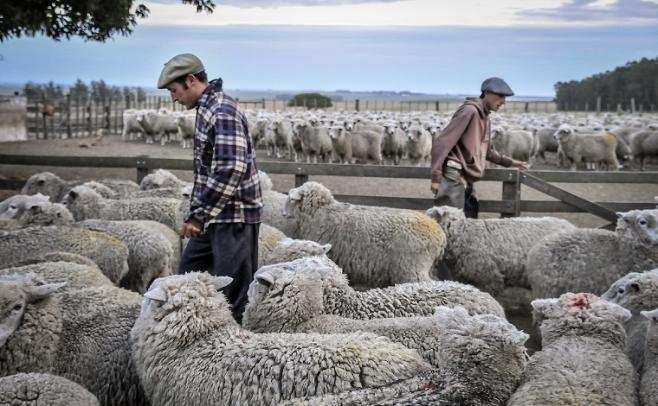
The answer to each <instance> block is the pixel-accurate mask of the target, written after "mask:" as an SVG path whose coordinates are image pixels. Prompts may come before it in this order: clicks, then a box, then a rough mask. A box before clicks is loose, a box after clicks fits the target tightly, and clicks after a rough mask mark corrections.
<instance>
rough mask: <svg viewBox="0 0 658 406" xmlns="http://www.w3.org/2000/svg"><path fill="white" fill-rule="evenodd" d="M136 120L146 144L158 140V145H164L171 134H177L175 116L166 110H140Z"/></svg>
mask: <svg viewBox="0 0 658 406" xmlns="http://www.w3.org/2000/svg"><path fill="white" fill-rule="evenodd" d="M136 120H137V122H138V123H139V125H141V126H142V130H144V134H145V136H146V143H147V144H153V143H154V142H155V141H160V145H165V144H166V143H167V141H169V138H170V137H171V135H172V134H174V135H175V134H178V124H177V123H176V117H175V116H174V115H173V114H171V113H170V112H169V111H167V110H164V109H161V110H160V111H155V110H142V111H140V112H139V113H138V114H137V117H136Z"/></svg>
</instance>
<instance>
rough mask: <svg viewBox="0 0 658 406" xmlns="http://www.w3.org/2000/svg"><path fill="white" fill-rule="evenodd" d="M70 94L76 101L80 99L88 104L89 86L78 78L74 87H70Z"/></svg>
mask: <svg viewBox="0 0 658 406" xmlns="http://www.w3.org/2000/svg"><path fill="white" fill-rule="evenodd" d="M69 94H70V95H71V99H73V100H75V101H76V102H77V101H79V102H80V103H82V104H87V100H89V87H88V86H87V85H86V84H85V82H83V81H82V80H80V79H78V80H76V81H75V84H74V85H73V87H71V88H70V89H69Z"/></svg>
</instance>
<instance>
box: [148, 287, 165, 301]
mask: <svg viewBox="0 0 658 406" xmlns="http://www.w3.org/2000/svg"><path fill="white" fill-rule="evenodd" d="M144 297H145V298H147V299H151V300H155V301H156V302H161V303H164V302H166V301H167V292H165V291H164V289H162V288H160V287H155V288H153V289H151V290H149V291H148V292H146V293H144Z"/></svg>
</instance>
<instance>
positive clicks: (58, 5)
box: [0, 0, 215, 42]
mask: <svg viewBox="0 0 658 406" xmlns="http://www.w3.org/2000/svg"><path fill="white" fill-rule="evenodd" d="M181 1H182V3H183V4H191V5H193V6H195V7H196V10H197V12H202V11H206V12H208V13H212V12H213V11H214V9H215V4H214V3H213V2H212V0H181ZM133 3H134V0H103V1H98V0H51V1H45V0H2V1H0V42H2V41H5V40H7V39H9V38H13V37H17V38H18V37H20V36H21V35H26V36H34V35H36V34H44V35H45V36H47V37H49V38H52V39H54V40H57V41H59V40H60V39H62V38H66V39H69V38H71V37H74V36H77V37H81V38H82V39H84V40H85V41H99V42H105V41H106V40H107V39H109V38H112V37H113V36H114V35H116V34H121V35H129V34H130V33H132V31H133V27H134V26H135V25H137V19H139V18H146V17H147V16H148V14H149V9H148V8H147V7H146V6H145V5H144V4H136V5H134V4H133Z"/></svg>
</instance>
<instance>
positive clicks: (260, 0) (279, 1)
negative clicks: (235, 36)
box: [149, 0, 409, 8]
mask: <svg viewBox="0 0 658 406" xmlns="http://www.w3.org/2000/svg"><path fill="white" fill-rule="evenodd" d="M401 1H409V0H215V5H217V6H234V7H239V8H256V7H258V8H275V7H283V6H342V5H346V4H364V3H396V2H401ZM149 2H150V3H161V4H178V3H180V0H150V1H149Z"/></svg>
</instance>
